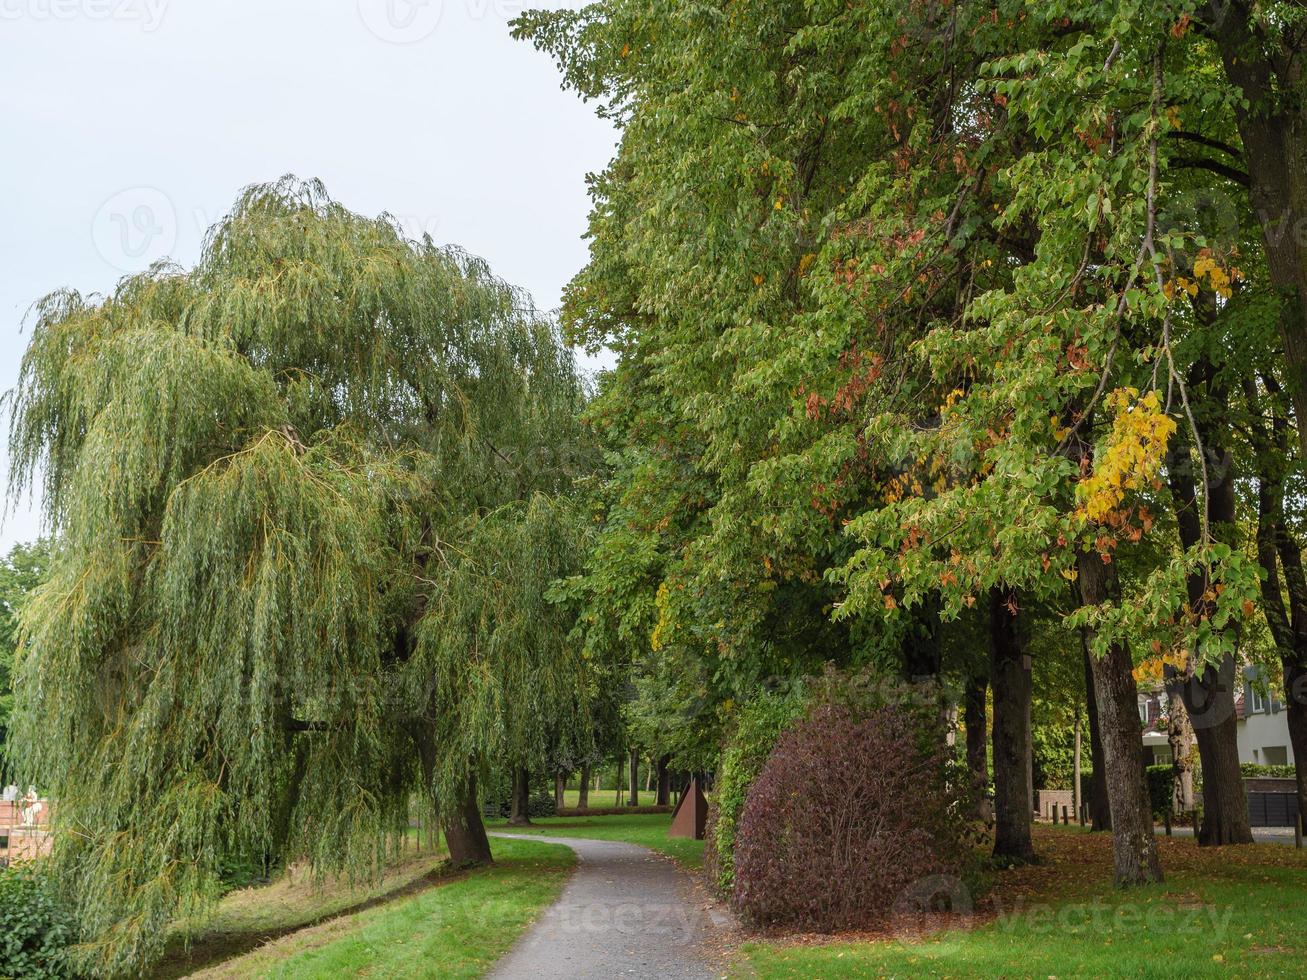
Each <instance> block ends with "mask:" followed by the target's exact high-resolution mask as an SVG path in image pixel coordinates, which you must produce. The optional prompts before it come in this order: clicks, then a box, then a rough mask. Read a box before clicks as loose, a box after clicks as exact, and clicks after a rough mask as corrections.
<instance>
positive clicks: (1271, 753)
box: [1262, 745, 1289, 766]
mask: <svg viewBox="0 0 1307 980" xmlns="http://www.w3.org/2000/svg"><path fill="white" fill-rule="evenodd" d="M1262 761H1263V763H1264V764H1265V765H1268V766H1287V765H1288V764H1289V748H1288V746H1285V745H1267V746H1264V747H1263V748H1262Z"/></svg>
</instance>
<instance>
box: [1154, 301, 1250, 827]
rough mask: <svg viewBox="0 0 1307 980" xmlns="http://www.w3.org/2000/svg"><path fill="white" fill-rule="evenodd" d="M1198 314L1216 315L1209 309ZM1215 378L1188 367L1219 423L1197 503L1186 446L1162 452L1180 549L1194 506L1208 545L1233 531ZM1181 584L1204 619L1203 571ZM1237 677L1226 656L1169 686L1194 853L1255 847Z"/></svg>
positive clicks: (1182, 441) (1230, 463) (1224, 399)
mask: <svg viewBox="0 0 1307 980" xmlns="http://www.w3.org/2000/svg"><path fill="white" fill-rule="evenodd" d="M1200 312H1206V313H1208V314H1209V315H1214V311H1213V310H1210V309H1204V310H1200ZM1215 376H1216V375H1215V371H1214V369H1213V367H1212V365H1211V364H1210V363H1208V362H1206V361H1200V362H1198V363H1196V364H1195V365H1194V367H1193V369H1192V371H1191V374H1190V379H1189V387H1190V391H1191V393H1192V394H1197V393H1200V392H1201V393H1202V395H1203V397H1204V398H1205V401H1206V404H1207V406H1209V407H1210V409H1211V410H1212V412H1215V413H1219V416H1220V418H1219V422H1218V421H1212V420H1209V419H1203V420H1202V421H1201V422H1200V425H1199V437H1200V438H1201V440H1202V442H1203V445H1202V452H1203V453H1204V458H1205V459H1206V474H1207V484H1208V485H1207V487H1206V492H1205V493H1204V494H1203V497H1202V499H1201V500H1199V498H1198V493H1197V483H1196V480H1195V475H1194V466H1193V464H1192V462H1191V461H1190V450H1191V447H1192V442H1191V439H1186V438H1183V437H1182V436H1181V435H1180V434H1177V435H1176V437H1175V438H1173V439H1172V440H1171V444H1170V445H1169V446H1168V447H1167V454H1166V464H1167V465H1166V471H1167V480H1168V482H1169V483H1170V486H1171V496H1172V498H1173V500H1174V505H1175V517H1176V524H1177V526H1178V529H1179V533H1180V544H1181V545H1182V546H1183V547H1184V548H1185V549H1186V550H1187V549H1189V548H1192V547H1194V546H1195V545H1197V544H1199V543H1201V541H1202V526H1201V522H1200V518H1199V508H1200V507H1206V511H1207V521H1208V526H1209V528H1210V530H1211V534H1212V537H1213V538H1214V539H1217V540H1227V541H1228V540H1229V539H1231V538H1232V537H1233V535H1234V530H1235V528H1234V524H1235V486H1234V479H1235V476H1234V459H1233V456H1232V454H1231V453H1230V451H1229V449H1227V448H1226V445H1225V444H1226V441H1227V440H1226V438H1225V436H1226V427H1225V425H1224V424H1223V423H1224V413H1225V412H1227V411H1228V400H1229V399H1228V392H1227V391H1226V390H1225V388H1224V387H1223V386H1220V385H1218V384H1216V383H1215V381H1214V378H1215ZM1192 394H1191V397H1192ZM1200 418H1201V417H1200ZM1186 584H1187V588H1188V600H1189V611H1190V613H1191V614H1192V615H1194V616H1210V614H1211V612H1212V611H1213V607H1214V602H1213V601H1212V600H1211V599H1210V598H1209V596H1210V594H1211V593H1210V590H1211V588H1212V583H1211V582H1210V581H1209V580H1208V577H1207V575H1206V574H1205V573H1204V572H1202V571H1198V572H1195V573H1193V574H1191V575H1190V576H1189V578H1188V581H1187V583H1186ZM1227 630H1229V631H1230V632H1231V633H1233V635H1234V636H1235V638H1236V641H1237V636H1238V630H1237V627H1235V626H1230V627H1227ZM1235 674H1236V670H1235V660H1234V655H1233V654H1229V653H1228V654H1225V655H1224V656H1223V657H1222V658H1221V660H1220V662H1219V663H1216V664H1212V663H1206V664H1198V665H1191V666H1190V667H1189V668H1188V669H1187V670H1184V671H1182V672H1181V673H1180V675H1179V676H1178V678H1176V680H1175V685H1176V686H1177V687H1178V689H1179V691H1180V694H1181V698H1182V700H1183V702H1184V707H1185V710H1186V711H1187V712H1188V713H1189V720H1190V722H1191V723H1192V724H1193V727H1194V736H1195V740H1196V741H1197V743H1198V757H1199V759H1200V760H1201V763H1202V767H1203V821H1202V827H1201V828H1199V830H1198V843H1199V845H1200V846H1209V845H1220V844H1251V843H1252V842H1253V832H1252V827H1251V826H1250V825H1249V822H1248V799H1247V796H1246V795H1245V793H1244V788H1243V773H1242V772H1240V770H1239V743H1238V735H1239V731H1238V722H1237V720H1236V718H1235V713H1234V686H1235Z"/></svg>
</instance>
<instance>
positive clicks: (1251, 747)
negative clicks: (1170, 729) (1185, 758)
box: [1139, 667, 1294, 766]
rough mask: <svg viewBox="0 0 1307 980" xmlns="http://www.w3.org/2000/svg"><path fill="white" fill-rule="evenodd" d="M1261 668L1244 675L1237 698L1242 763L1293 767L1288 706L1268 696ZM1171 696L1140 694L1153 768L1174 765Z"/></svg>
mask: <svg viewBox="0 0 1307 980" xmlns="http://www.w3.org/2000/svg"><path fill="white" fill-rule="evenodd" d="M1260 670H1261V668H1259V667H1247V668H1245V669H1244V671H1243V675H1242V683H1241V685H1240V688H1241V689H1240V690H1239V691H1238V692H1237V693H1236V694H1235V699H1234V714H1235V719H1236V724H1237V735H1236V738H1237V739H1238V743H1239V761H1240V762H1252V763H1256V764H1257V765H1262V766H1291V765H1293V764H1294V759H1293V746H1292V745H1291V744H1290V742H1289V721H1288V717H1287V716H1286V715H1285V711H1284V703H1283V702H1282V701H1281V700H1280V699H1279V698H1278V697H1276V696H1274V694H1273V693H1272V694H1267V693H1264V688H1265V685H1264V684H1263V683H1259V682H1260V681H1261V676H1262V675H1261V673H1260ZM1166 714H1167V696H1166V692H1165V691H1164V690H1162V689H1161V688H1160V687H1159V688H1158V689H1156V690H1152V691H1140V692H1139V720H1140V721H1141V722H1143V725H1144V739H1143V741H1144V760H1145V762H1147V763H1148V764H1149V765H1156V766H1161V765H1170V764H1171V745H1170V743H1169V742H1168V741H1167V737H1166V730H1167V720H1166Z"/></svg>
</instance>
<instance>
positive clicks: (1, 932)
mask: <svg viewBox="0 0 1307 980" xmlns="http://www.w3.org/2000/svg"><path fill="white" fill-rule="evenodd" d="M73 934H74V930H73V922H72V918H71V917H70V916H69V915H68V913H67V912H65V911H64V910H63V909H62V908H61V907H60V906H59V904H58V903H57V902H56V900H55V898H54V896H53V895H52V894H51V891H50V887H49V883H48V882H47V880H46V879H45V878H44V877H43V876H42V874H41V873H40V871H39V870H38V868H37V867H36V866H34V865H30V864H27V865H17V866H14V867H10V868H4V869H0V977H22V978H24V980H45V978H47V977H50V978H54V977H68V976H71V975H72V974H71V971H70V970H69V968H68V967H67V965H66V964H65V962H64V951H65V949H66V948H67V946H68V945H69V944H70V943H71V942H72V941H73Z"/></svg>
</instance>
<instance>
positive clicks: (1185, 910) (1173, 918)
mask: <svg viewBox="0 0 1307 980" xmlns="http://www.w3.org/2000/svg"><path fill="white" fill-rule="evenodd" d="M1036 844H1037V847H1038V849H1039V850H1040V852H1041V854H1043V855H1044V856H1045V857H1046V863H1045V864H1044V865H1042V866H1039V867H1036V868H1032V869H1018V870H1016V871H1011V872H1003V873H1000V874H998V875H996V880H995V885H994V891H993V893H992V894H991V896H990V897H989V898H988V899H986V900H983V901H981V902H980V903H978V907H977V913H976V915H975V916H974V918H973V919H972V920H971V921H970V923H969V924H968V926H967V927H966V928H962V929H957V928H954V929H947V930H945V931H942V932H939V933H937V934H935V935H933V936H929V937H927V938H925V939H922V940H920V941H916V942H913V941H911V940H910V939H909V940H907V941H904V940H901V939H898V938H896V937H895V935H894V934H893V932H892V931H887V932H885V933H883V934H880V935H876V936H858V937H856V938H851V939H848V940H840V941H821V940H816V943H815V944H810V943H812V937H808V941H807V942H804V943H794V942H786V941H784V940H780V941H776V942H769V941H754V942H749V943H746V944H745V945H744V946H743V947H742V949H741V957H740V961H739V962H738V969H737V973H738V976H740V977H752V976H756V977H758V978H761V980H771V978H794V980H799V978H803V980H811V978H813V977H821V978H823V980H839V978H846V977H847V978H855V977H856V978H863V977H904V976H914V977H915V976H937V977H1058V978H1062V980H1066V978H1070V977H1103V976H1129V977H1158V978H1162V977H1174V978H1177V980H1179V978H1183V977H1202V976H1304V975H1307V853H1303V852H1295V851H1293V850H1292V849H1290V848H1286V847H1283V846H1280V845H1271V844H1261V845H1252V846H1249V847H1239V848H1218V849H1199V848H1198V847H1197V846H1196V845H1195V844H1194V843H1193V842H1192V841H1189V840H1180V839H1174V840H1168V841H1165V842H1164V844H1163V865H1164V869H1165V871H1166V873H1167V880H1166V882H1165V884H1162V885H1156V886H1150V887H1147V888H1141V889H1135V890H1132V891H1128V892H1122V891H1119V890H1117V889H1115V888H1114V887H1113V886H1112V884H1111V881H1110V872H1111V856H1110V838H1109V837H1108V836H1107V835H1089V834H1087V833H1083V832H1079V831H1078V829H1077V828H1072V829H1065V828H1040V829H1039V830H1038V831H1037V837H1036Z"/></svg>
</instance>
